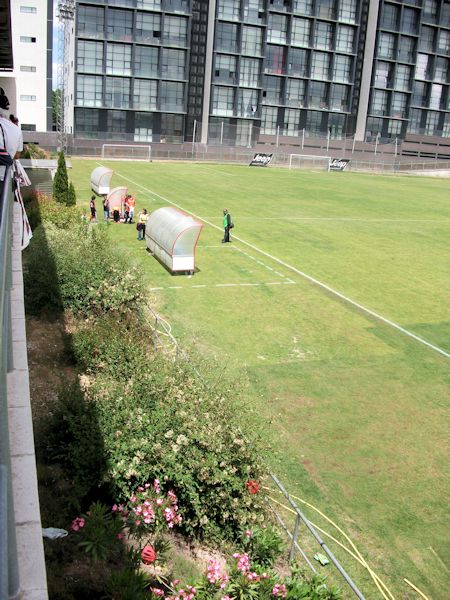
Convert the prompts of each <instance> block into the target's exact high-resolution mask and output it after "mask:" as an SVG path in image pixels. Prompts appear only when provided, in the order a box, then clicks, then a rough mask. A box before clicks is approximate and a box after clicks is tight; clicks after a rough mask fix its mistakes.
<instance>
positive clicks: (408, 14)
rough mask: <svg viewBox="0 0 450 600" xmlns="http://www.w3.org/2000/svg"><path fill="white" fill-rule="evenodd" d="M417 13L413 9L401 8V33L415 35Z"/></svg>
mask: <svg viewBox="0 0 450 600" xmlns="http://www.w3.org/2000/svg"><path fill="white" fill-rule="evenodd" d="M418 23H419V13H418V12H417V10H416V9H415V8H407V7H406V6H405V7H404V8H403V14H402V24H401V30H402V31H403V33H417V29H418Z"/></svg>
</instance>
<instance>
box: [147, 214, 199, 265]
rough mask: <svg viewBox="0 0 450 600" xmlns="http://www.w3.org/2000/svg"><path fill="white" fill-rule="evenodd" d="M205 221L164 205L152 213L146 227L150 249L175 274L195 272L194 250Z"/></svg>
mask: <svg viewBox="0 0 450 600" xmlns="http://www.w3.org/2000/svg"><path fill="white" fill-rule="evenodd" d="M202 229H203V223H200V222H199V221H196V220H195V219H194V218H193V217H191V216H190V215H188V214H186V213H184V212H183V211H181V210H179V209H178V208H175V207H172V206H165V207H163V208H158V209H157V210H155V211H154V212H152V214H151V215H150V217H149V219H148V221H147V224H146V227H145V240H146V243H147V248H148V249H149V251H150V252H151V254H153V255H154V256H155V257H156V258H157V259H158V260H159V261H160V262H162V263H163V264H164V265H165V266H166V267H167V268H168V269H169V271H171V272H172V273H178V272H183V271H184V272H188V273H191V274H193V273H194V271H195V250H196V247H197V243H198V239H199V237H200V233H201V231H202Z"/></svg>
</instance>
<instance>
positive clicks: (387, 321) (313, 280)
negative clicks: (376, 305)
mask: <svg viewBox="0 0 450 600" xmlns="http://www.w3.org/2000/svg"><path fill="white" fill-rule="evenodd" d="M116 175H117V176H118V177H122V178H123V179H127V178H126V177H124V176H123V175H121V174H120V173H118V172H117V171H116ZM127 180H128V181H130V182H131V183H133V184H134V185H137V186H138V187H140V188H141V189H143V190H145V191H146V192H148V193H150V194H153V195H154V196H156V197H157V198H160V199H161V200H164V202H168V203H169V204H171V205H172V206H176V207H177V208H179V209H180V210H183V211H184V212H185V213H188V214H190V215H192V216H193V217H195V218H196V219H199V220H200V221H203V222H204V223H206V224H207V225H209V226H210V227H213V228H214V229H218V230H219V231H222V228H221V227H219V226H218V225H215V224H214V223H211V222H210V221H207V220H206V219H205V218H201V217H199V216H198V215H196V214H195V213H193V212H192V211H189V210H187V209H186V208H183V207H182V206H180V205H179V204H177V203H176V202H173V201H172V200H169V199H168V198H165V197H164V196H161V194H158V193H157V192H154V191H152V190H150V189H149V188H146V187H144V186H143V185H141V184H139V183H136V182H135V181H132V180H131V179H127ZM234 239H235V240H237V241H238V242H241V244H244V245H245V246H248V247H249V248H252V250H255V251H256V252H259V253H260V254H262V255H263V256H266V257H267V258H270V259H271V260H273V261H275V262H276V263H278V264H279V265H282V266H283V267H285V268H286V269H289V270H290V271H292V272H293V273H296V274H297V275H300V276H301V277H304V278H305V279H307V280H308V281H310V282H311V283H314V284H315V285H317V286H318V287H321V288H322V289H324V290H326V291H327V292H329V293H330V294H333V295H334V296H336V297H337V298H340V299H341V300H344V301H345V302H348V303H349V304H351V305H352V306H355V307H356V308H358V309H359V310H361V311H362V312H365V313H366V314H368V315H370V316H371V317H374V318H375V319H378V320H379V321H382V322H383V323H385V324H386V325H390V326H391V327H393V328H394V329H396V330H397V331H400V332H401V333H404V334H405V335H407V336H408V337H410V338H412V339H413V340H416V342H419V343H420V344H423V345H424V346H427V347H428V348H430V349H431V350H434V351H435V352H438V353H439V354H442V356H445V357H446V358H450V353H449V352H446V351H445V350H443V349H442V348H439V346H435V345H434V344H431V343H430V342H427V340H425V339H424V338H422V337H420V336H419V335H416V334H415V333H412V331H409V330H408V329H405V328H404V327H402V326H401V325H398V324H397V323H394V321H391V320H390V319H387V318H386V317H383V316H382V315H380V314H378V313H376V312H375V311H373V310H371V309H370V308H367V307H366V306H363V305H362V304H360V303H359V302H356V301H355V300H352V299H351V298H349V297H348V296H345V295H344V294H341V292H338V291H337V290H335V289H333V288H332V287H330V286H329V285H327V284H326V283H322V282H321V281H319V280H318V279H316V278H315V277H311V275H308V274H307V273H304V272H303V271H301V270H300V269H297V268H296V267H294V266H293V265H290V264H289V263H287V262H284V260H281V259H280V258H277V257H276V256H273V255H272V254H269V253H268V252H265V250H261V249H260V248H258V247H257V246H254V245H253V244H251V243H250V242H246V241H245V240H243V239H242V238H239V237H237V236H236V235H235V236H234ZM218 285H220V284H218Z"/></svg>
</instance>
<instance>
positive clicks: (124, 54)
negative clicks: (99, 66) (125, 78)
mask: <svg viewBox="0 0 450 600" xmlns="http://www.w3.org/2000/svg"><path fill="white" fill-rule="evenodd" d="M106 73H107V74H108V75H131V46H128V45H126V44H108V45H107V47H106Z"/></svg>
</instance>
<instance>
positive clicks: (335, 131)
mask: <svg viewBox="0 0 450 600" xmlns="http://www.w3.org/2000/svg"><path fill="white" fill-rule="evenodd" d="M344 130H345V115H338V114H336V113H330V114H329V115H328V131H329V133H330V135H331V137H332V138H333V139H335V140H336V139H339V140H340V139H342V137H343V135H344Z"/></svg>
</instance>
